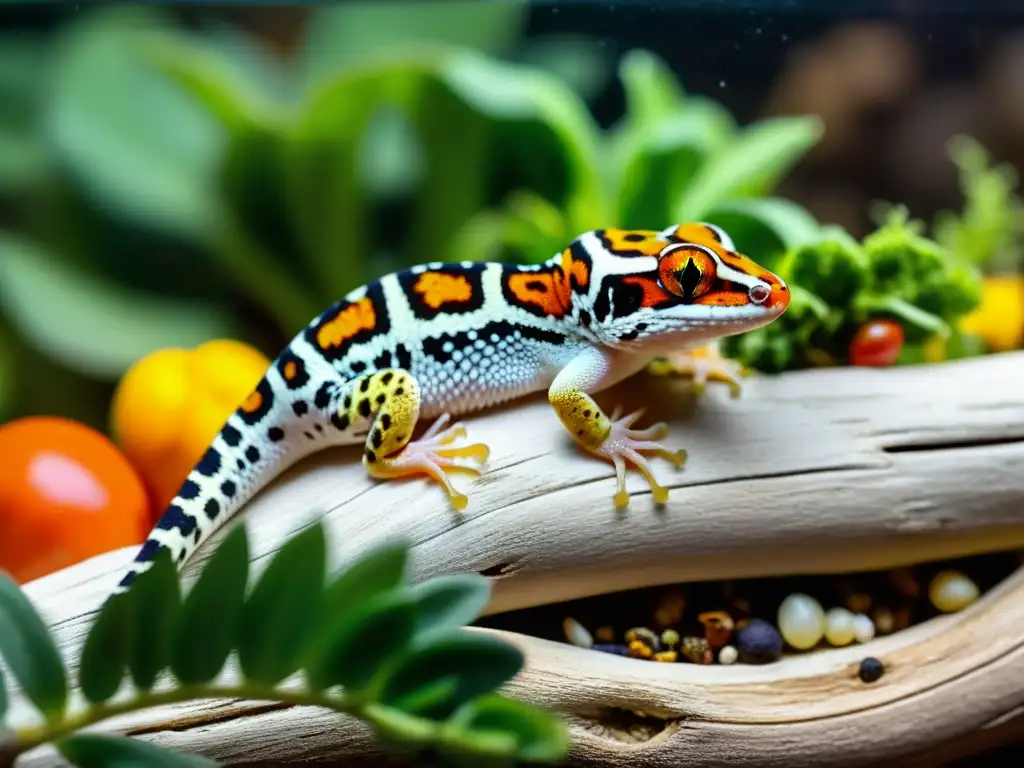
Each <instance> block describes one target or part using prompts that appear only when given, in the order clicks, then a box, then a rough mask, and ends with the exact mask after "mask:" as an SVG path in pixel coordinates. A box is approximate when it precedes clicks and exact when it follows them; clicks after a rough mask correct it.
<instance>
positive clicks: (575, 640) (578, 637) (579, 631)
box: [562, 618, 594, 648]
mask: <svg viewBox="0 0 1024 768" xmlns="http://www.w3.org/2000/svg"><path fill="white" fill-rule="evenodd" d="M562 631H563V632H565V639H566V640H568V641H569V642H570V643H572V644H573V645H578V646H579V647H580V648H589V647H590V646H592V645H593V644H594V637H593V636H592V635H591V634H590V632H588V631H587V628H586V627H584V626H583V625H582V624H580V623H579V622H578V621H576V619H573V618H567V619H565V621H563V622H562Z"/></svg>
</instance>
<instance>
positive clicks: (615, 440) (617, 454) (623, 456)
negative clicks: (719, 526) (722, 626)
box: [593, 408, 686, 509]
mask: <svg viewBox="0 0 1024 768" xmlns="http://www.w3.org/2000/svg"><path fill="white" fill-rule="evenodd" d="M620 413H621V409H620V408H616V409H615V411H614V412H613V413H612V422H611V432H609V433H608V437H606V438H605V440H604V442H603V443H601V445H599V446H598V447H597V448H595V449H593V451H594V453H596V454H597V455H598V456H601V457H602V458H605V459H608V460H609V461H611V462H612V463H613V464H614V465H615V474H616V477H617V479H618V484H619V487H618V491H617V492H616V494H615V506H616V507H618V508H619V509H625V508H626V507H628V506H629V494H628V493H627V492H626V462H627V461H628V462H629V463H631V464H633V465H634V466H635V467H636V468H637V469H639V470H640V472H641V473H642V474H643V476H644V477H645V478H647V482H648V483H649V484H650V486H651V491H652V492H653V494H654V501H655V502H656V503H657V504H664V503H665V502H667V501H668V489H667V488H665V487H663V486H662V485H661V484H659V483H658V480H657V478H655V476H654V470H653V469H652V468H651V464H650V462H649V461H647V459H646V458H645V457H644V456H643V454H644V453H654V454H656V455H658V456H661V457H663V458H666V459H668V460H669V461H671V462H672V463H673V464H675V465H676V468H681V467H682V466H683V464H685V463H686V451H685V450H683V449H680V450H678V451H672V450H670V449H668V448H666V447H665V446H664V445H662V444H661V443H658V442H654V441H656V440H660V439H661V438H663V437H665V435H667V434H668V426H667V425H666V424H665V423H664V422H660V421H659V422H658V423H657V424H654V425H653V426H650V427H648V428H647V429H630V427H631V426H633V424H635V423H636V421H637V419H639V418H640V417H641V416H643V414H644V409H643V408H641V409H640V410H637V411H633V413H630V414H629V415H627V416H624V417H622V418H619V415H620Z"/></svg>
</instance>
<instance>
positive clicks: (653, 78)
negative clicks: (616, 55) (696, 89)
mask: <svg viewBox="0 0 1024 768" xmlns="http://www.w3.org/2000/svg"><path fill="white" fill-rule="evenodd" d="M619 80H621V81H622V88H623V90H624V91H625V92H626V119H627V120H628V121H629V122H630V123H631V124H636V125H639V126H651V125H656V124H658V123H660V122H661V121H662V120H663V119H664V118H665V116H666V115H671V114H673V113H676V112H677V111H678V110H679V107H681V106H682V105H683V102H684V99H685V94H684V93H683V88H682V86H681V85H680V83H679V81H678V80H677V79H676V76H675V73H673V72H672V70H671V69H670V68H669V67H668V66H667V65H666V64H665V62H664V61H662V59H661V58H660V57H658V56H657V55H655V54H654V53H651V52H650V51H645V50H640V49H634V50H631V51H627V52H626V53H625V54H623V56H622V60H621V61H620V63H619Z"/></svg>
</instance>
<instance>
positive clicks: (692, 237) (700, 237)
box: [673, 224, 725, 255]
mask: <svg viewBox="0 0 1024 768" xmlns="http://www.w3.org/2000/svg"><path fill="white" fill-rule="evenodd" d="M673 235H675V237H677V238H678V239H680V240H682V241H683V242H684V243H698V244H700V245H706V246H708V247H709V248H711V249H712V250H713V251H714V252H715V253H717V254H719V255H721V254H722V253H723V252H724V250H725V249H723V248H722V244H721V243H720V242H718V238H717V237H715V233H714V231H713V230H711V229H709V228H708V227H707V226H705V225H704V224H680V225H679V226H678V227H676V231H675V232H673Z"/></svg>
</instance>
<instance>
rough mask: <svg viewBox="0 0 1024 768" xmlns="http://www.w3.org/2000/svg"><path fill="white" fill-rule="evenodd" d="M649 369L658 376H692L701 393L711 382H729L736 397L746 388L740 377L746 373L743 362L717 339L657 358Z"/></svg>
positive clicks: (733, 395)
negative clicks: (728, 353)
mask: <svg viewBox="0 0 1024 768" xmlns="http://www.w3.org/2000/svg"><path fill="white" fill-rule="evenodd" d="M647 371H648V372H649V373H651V374H653V375H655V376H682V377H689V378H692V379H693V388H694V390H695V391H696V393H697V394H698V395H699V394H701V393H702V392H703V391H704V387H705V385H706V384H707V383H708V382H709V381H721V382H723V383H725V384H728V385H729V394H730V395H731V396H732V397H734V398H736V397H739V396H740V393H741V390H742V388H743V387H742V381H741V379H742V378H743V377H744V376H746V375H747V371H746V370H745V369H744V368H743V366H742V365H741V364H740V363H738V362H737V361H735V360H731V359H730V358H728V357H726V356H725V355H723V354H722V351H721V348H720V346H719V343H718V342H717V341H716V342H711V343H710V344H707V345H705V346H702V347H697V348H695V349H688V350H685V351H683V352H676V353H673V354H671V355H668V356H666V357H657V358H655V359H654V360H652V361H651V362H650V364H649V365H648V366H647Z"/></svg>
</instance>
